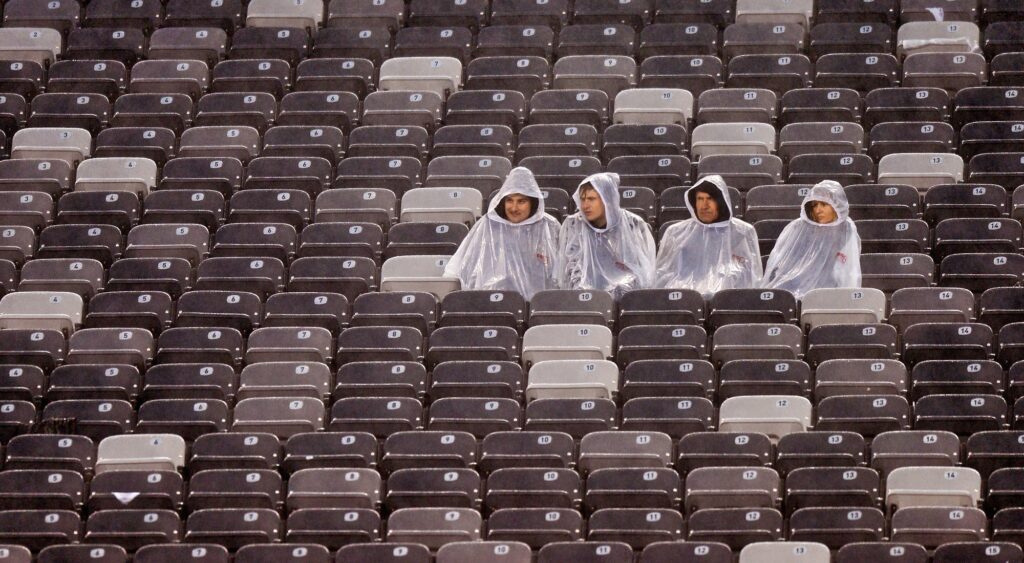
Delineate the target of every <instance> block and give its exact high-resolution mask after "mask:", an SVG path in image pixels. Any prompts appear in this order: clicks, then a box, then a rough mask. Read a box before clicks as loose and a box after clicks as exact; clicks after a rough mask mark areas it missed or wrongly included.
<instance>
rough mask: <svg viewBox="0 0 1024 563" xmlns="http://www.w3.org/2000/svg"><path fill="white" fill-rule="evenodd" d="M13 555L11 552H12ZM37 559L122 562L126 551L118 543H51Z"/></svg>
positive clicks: (125, 556)
mask: <svg viewBox="0 0 1024 563" xmlns="http://www.w3.org/2000/svg"><path fill="white" fill-rule="evenodd" d="M12 555H13V554H12ZM39 561H42V562H45V563H56V562H58V561H97V562H99V563H123V562H127V561H128V553H127V552H126V551H125V549H124V548H123V547H121V546H119V545H113V544H104V545H51V546H50V547H48V548H46V549H44V550H43V551H41V552H39Z"/></svg>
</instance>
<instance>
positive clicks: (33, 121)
mask: <svg viewBox="0 0 1024 563" xmlns="http://www.w3.org/2000/svg"><path fill="white" fill-rule="evenodd" d="M110 114H111V104H110V101H108V100H107V97H106V96H104V95H102V94H68V93H46V94H40V95H38V96H36V97H35V98H33V100H32V113H31V114H30V115H29V118H28V122H27V125H28V126H29V127H80V128H82V129H86V130H88V131H89V132H91V133H94V134H95V133H96V132H98V131H99V129H100V128H101V127H103V126H104V125H106V123H107V120H108V119H109V118H110Z"/></svg>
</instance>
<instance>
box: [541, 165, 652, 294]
mask: <svg viewBox="0 0 1024 563" xmlns="http://www.w3.org/2000/svg"><path fill="white" fill-rule="evenodd" d="M587 184H590V185H591V186H593V187H594V189H595V191H596V192H597V194H598V196H599V197H600V198H601V201H602V203H603V204H604V212H605V220H606V221H607V223H606V225H605V226H604V228H598V227H595V226H594V225H592V224H591V223H590V222H589V221H587V219H586V217H584V216H583V211H577V212H576V213H574V214H572V215H570V216H568V217H566V218H565V221H564V222H563V223H562V230H561V231H560V232H559V235H558V248H559V249H560V250H561V252H560V253H559V255H558V260H556V262H555V272H556V273H557V276H558V287H560V288H563V289H597V290H604V291H607V292H609V293H611V294H612V297H614V298H615V299H619V298H620V297H622V295H623V294H624V293H626V292H627V291H630V290H634V289H646V288H650V287H653V285H654V260H655V247H654V236H653V235H652V234H651V229H650V227H648V225H647V223H646V222H645V221H644V220H643V219H642V218H640V217H639V216H638V215H636V214H635V213H630V212H629V211H626V210H624V209H622V208H621V207H620V206H619V190H618V187H619V175H618V174H613V173H608V172H605V173H601V174H594V175H592V176H589V177H587V178H586V179H585V180H583V181H582V182H580V185H579V186H578V187H577V188H576V192H575V193H573V196H572V198H573V200H574V201H575V202H576V207H577V208H581V205H580V188H582V187H583V186H584V185H587Z"/></svg>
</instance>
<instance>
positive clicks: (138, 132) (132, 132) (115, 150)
mask: <svg viewBox="0 0 1024 563" xmlns="http://www.w3.org/2000/svg"><path fill="white" fill-rule="evenodd" d="M115 115H116V112H115ZM174 135H175V134H174V131H172V130H170V129H167V128H164V127H161V128H154V129H147V128H145V127H110V128H107V129H104V130H103V131H101V132H100V134H99V135H97V136H96V149H95V150H94V151H93V155H94V156H96V157H128V158H131V157H135V158H148V159H150V160H152V161H153V162H155V163H156V164H157V165H158V166H162V165H163V164H164V163H166V162H167V160H169V159H170V158H172V157H173V156H174V151H175V145H176V142H175V136H174Z"/></svg>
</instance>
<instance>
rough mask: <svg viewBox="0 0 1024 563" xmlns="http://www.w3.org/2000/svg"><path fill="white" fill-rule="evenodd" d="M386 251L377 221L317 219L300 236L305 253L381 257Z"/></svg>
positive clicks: (300, 243)
mask: <svg viewBox="0 0 1024 563" xmlns="http://www.w3.org/2000/svg"><path fill="white" fill-rule="evenodd" d="M370 193H371V194H373V192H370ZM332 195H333V194H332ZM374 195H375V194H374ZM324 199H325V200H326V199H328V198H327V197H326V196H325V198H324ZM383 251H384V232H383V231H382V230H381V228H380V226H379V225H375V224H373V223H354V222H352V223H341V222H330V223H314V224H312V225H307V226H306V227H305V228H304V229H303V230H302V233H301V236H300V238H299V256H301V257H313V256H335V257H348V256H351V257H362V258H369V259H372V260H379V258H380V255H381V254H382V253H383Z"/></svg>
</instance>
